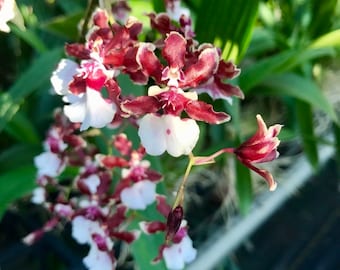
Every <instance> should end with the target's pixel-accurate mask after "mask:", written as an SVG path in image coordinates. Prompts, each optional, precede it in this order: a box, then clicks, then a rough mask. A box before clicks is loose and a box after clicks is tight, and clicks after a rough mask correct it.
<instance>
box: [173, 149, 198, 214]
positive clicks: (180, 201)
mask: <svg viewBox="0 0 340 270" xmlns="http://www.w3.org/2000/svg"><path fill="white" fill-rule="evenodd" d="M193 165H194V156H193V154H192V153H190V154H189V162H188V165H187V168H186V170H185V174H184V176H183V180H182V182H181V184H180V186H179V188H178V190H177V194H176V198H175V202H174V204H173V206H172V209H175V208H176V207H177V206H179V205H183V201H184V191H185V185H186V182H187V181H188V178H189V174H190V171H191V168H192V166H193Z"/></svg>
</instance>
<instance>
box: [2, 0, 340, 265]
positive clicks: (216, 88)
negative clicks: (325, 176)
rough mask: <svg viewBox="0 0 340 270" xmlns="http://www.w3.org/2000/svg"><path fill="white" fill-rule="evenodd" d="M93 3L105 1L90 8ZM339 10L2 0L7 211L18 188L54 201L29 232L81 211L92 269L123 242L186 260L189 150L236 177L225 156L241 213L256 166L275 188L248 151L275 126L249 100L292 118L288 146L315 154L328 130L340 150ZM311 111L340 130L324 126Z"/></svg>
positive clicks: (142, 257) (274, 4)
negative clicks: (333, 76)
mask: <svg viewBox="0 0 340 270" xmlns="http://www.w3.org/2000/svg"><path fill="white" fill-rule="evenodd" d="M99 5H100V7H101V8H102V9H103V10H106V11H107V13H104V12H101V11H98V10H97V13H96V16H94V17H92V16H91V15H92V13H93V12H94V11H95V10H96V8H97V7H98V6H99ZM4 9H6V11H4ZM7 9H8V11H7ZM339 9H340V7H339V5H338V3H337V1H335V0H327V1H323V2H322V3H321V1H316V0H315V1H314V0H313V1H307V0H306V1H303V0H302V1H293V0H291V1H254V0H240V1H238V3H237V5H235V3H234V1H229V0H219V1H215V2H214V4H211V1H208V0H197V1H189V0H188V1H182V2H181V3H180V1H165V2H163V1H157V0H154V1H137V0H136V1H134V0H130V1H127V2H125V1H99V2H98V3H97V1H88V2H87V1H80V0H75V1H66V0H65V1H64V0H57V1H28V0H27V1H24V0H23V1H16V3H15V2H14V1H10V0H8V1H6V0H5V1H0V27H1V28H0V30H1V31H5V32H8V31H9V30H10V32H9V33H1V36H0V42H1V48H2V50H1V52H0V54H1V59H2V63H3V65H2V66H1V67H0V76H1V80H0V91H1V92H0V131H1V136H2V139H1V141H0V147H1V154H0V168H1V174H0V193H1V194H0V215H4V214H5V211H6V210H7V209H12V210H11V211H17V210H13V209H15V208H13V206H15V205H16V202H17V199H18V198H22V197H24V200H26V201H29V200H31V201H32V202H33V203H35V204H42V205H43V206H44V207H45V208H46V209H47V210H48V211H49V212H51V213H52V216H51V218H50V219H49V220H48V221H47V222H46V223H45V225H44V226H43V225H42V228H41V229H39V230H37V231H35V232H33V233H32V234H29V235H28V236H27V237H26V238H25V240H24V241H25V242H26V243H28V244H32V243H34V242H35V241H36V240H38V239H39V238H40V237H41V236H42V235H43V234H44V233H45V232H47V231H50V230H51V229H53V228H55V227H60V224H63V223H64V221H65V220H68V221H71V223H72V236H73V238H74V239H75V240H76V241H77V242H78V243H81V244H85V243H86V244H88V245H89V246H90V250H89V252H88V254H87V257H85V258H84V263H85V264H86V266H87V267H88V268H89V269H96V267H98V263H102V265H101V266H100V269H111V268H112V267H113V265H115V264H116V263H117V261H118V263H119V264H120V265H123V264H124V262H122V260H123V259H121V258H123V255H121V254H123V251H122V250H123V248H121V250H118V249H119V247H120V246H118V248H117V250H116V246H117V245H116V243H117V242H121V241H123V242H126V243H132V244H131V250H130V251H131V253H132V256H133V258H134V261H135V263H136V265H138V266H139V267H140V268H141V269H166V268H165V267H166V266H165V264H164V263H163V262H160V263H158V264H155V265H151V264H150V262H151V261H152V260H153V259H155V258H156V260H159V259H161V258H162V257H163V258H164V259H165V262H166V265H167V267H168V268H169V269H182V268H183V267H184V264H185V263H188V262H190V261H192V260H193V259H194V257H195V254H196V251H195V249H194V248H193V246H192V241H191V239H190V238H189V236H188V231H187V229H188V225H187V223H186V221H185V220H183V206H184V216H185V209H186V208H185V205H184V193H185V186H186V181H190V179H189V180H188V177H189V173H190V171H192V174H193V178H194V177H195V173H196V172H199V170H200V168H202V167H203V166H195V165H205V166H204V167H205V168H209V169H210V170H214V171H217V172H222V174H224V176H225V177H226V178H230V177H232V176H230V175H226V172H225V171H226V169H225V168H226V167H228V168H229V169H228V172H227V173H228V174H233V175H235V179H236V182H235V189H236V192H237V198H238V209H239V211H240V212H241V213H246V212H247V211H248V210H249V208H250V206H251V203H252V200H253V196H254V195H253V187H252V181H251V174H250V171H249V170H248V168H251V169H252V170H254V171H255V172H257V173H258V174H260V175H261V176H262V177H264V178H265V179H266V180H267V182H268V184H269V187H270V188H272V189H274V187H275V183H274V181H273V178H272V176H271V175H270V173H268V172H267V171H266V170H263V169H258V168H257V167H255V166H254V163H262V162H265V161H271V160H273V159H275V158H276V157H277V147H278V142H279V140H278V138H277V135H278V133H279V131H280V128H281V126H280V125H274V126H272V127H269V129H267V127H266V125H265V123H264V122H263V119H262V118H261V117H260V116H258V117H257V123H258V130H257V132H256V127H255V126H254V123H255V120H254V119H255V115H257V114H261V115H263V116H264V118H265V120H266V121H265V122H271V123H274V122H275V123H281V124H284V126H285V128H284V129H283V131H282V132H281V135H280V136H279V138H280V139H281V140H282V141H283V146H285V145H288V146H290V145H292V147H291V148H289V149H288V150H285V149H283V150H285V151H287V152H288V154H289V152H290V151H292V152H295V151H296V148H298V149H299V150H300V149H301V150H300V151H303V153H304V154H305V155H306V156H307V157H308V159H309V161H310V164H311V166H313V167H314V168H315V169H317V168H318V155H317V147H318V145H319V144H323V143H327V144H334V147H337V149H338V153H340V151H339V145H340V143H339V141H340V139H339V137H340V131H339V122H338V121H339V120H338V117H339V111H337V108H338V107H336V106H335V105H336V104H338V103H339V101H337V102H338V103H333V104H332V100H329V99H327V97H326V96H325V94H324V93H323V90H322V89H321V87H320V85H321V82H322V78H323V77H322V75H323V70H324V67H327V65H328V63H329V61H330V59H335V58H336V57H338V53H339V46H340V30H339V29H338V28H339V15H340V10H339ZM2 11H3V13H2ZM155 12H157V13H155ZM161 12H167V15H166V13H161ZM106 14H109V16H107V15H106ZM147 14H148V15H147ZM189 14H190V17H189ZM129 15H132V16H134V17H135V18H134V19H131V18H130V19H129ZM180 15H184V16H182V17H181V16H180ZM111 16H114V17H115V20H114V19H113V18H112V17H111ZM170 18H171V19H170ZM191 18H192V20H191ZM92 20H93V21H92ZM93 23H94V24H95V27H93ZM7 25H9V28H8V27H7ZM142 29H143V30H142ZM208 42H210V43H211V44H209V43H208ZM65 44H67V45H66V53H67V55H69V56H73V57H74V58H73V60H77V61H78V62H74V61H73V60H70V59H65V56H64V45H65ZM199 44H201V45H200V46H199ZM212 44H213V45H212ZM215 46H216V47H215ZM217 48H219V49H217ZM62 58H64V59H63V60H61V59H62ZM230 61H232V62H234V63H235V64H237V65H238V66H240V67H241V73H240V75H239V70H238V69H237V68H236V66H235V65H234V64H232V62H230ZM52 74H53V75H52ZM65 75H66V77H65ZM237 75H239V76H237ZM51 76H52V78H51ZM50 81H51V82H50ZM51 83H52V86H53V89H54V90H51V91H50V92H53V91H55V92H56V93H57V94H58V95H62V96H63V101H64V102H66V103H67V104H66V105H65V104H64V103H63V102H62V101H61V98H60V96H57V95H52V94H51V93H50V92H49V91H46V89H51ZM69 83H70V84H69ZM155 84H156V85H157V86H155ZM237 85H238V86H239V87H240V88H238V87H237ZM192 89H193V90H194V91H192ZM240 89H242V91H241V90H240ZM104 90H105V91H104ZM196 92H197V93H199V94H200V98H199V100H197V94H196ZM243 93H244V95H245V99H244V100H240V98H243V97H244V96H243ZM339 95H340V93H339ZM333 102H334V100H333ZM210 104H213V106H214V109H215V110H216V111H218V112H215V111H214V110H213V109H212V107H211V105H210ZM62 106H64V113H65V114H66V116H67V118H65V116H64V115H63V114H62V113H61V111H60V110H56V108H58V107H62ZM103 108H105V110H103ZM183 111H184V112H183ZM224 111H226V112H227V113H228V114H229V115H230V116H231V122H230V123H229V124H222V125H212V124H218V123H222V122H225V121H227V120H229V115H228V114H226V113H224ZM159 112H161V114H157V113H159ZM182 112H183V113H182ZM316 112H317V113H319V112H321V113H322V114H323V115H325V116H326V117H325V119H328V120H329V123H331V125H332V130H333V131H334V134H335V136H334V138H335V140H334V141H332V140H330V138H329V137H328V136H324V135H325V134H319V133H317V132H316V122H315V119H316V118H315V115H316ZM183 115H184V116H185V118H186V119H185V120H184V119H183ZM181 116H182V118H181ZM69 120H70V121H71V122H69ZM196 120H199V121H200V122H198V123H197V122H196ZM72 122H73V123H72ZM51 123H53V124H52V125H51ZM138 125H139V130H138V133H137V126H138ZM89 127H94V128H92V129H88V128H89ZM79 129H80V130H81V131H82V132H81V133H80V132H79ZM161 131H164V132H165V133H164V134H168V135H170V134H172V135H174V136H164V138H163V137H162V134H163V133H162V132H161ZM329 131H330V129H327V132H329ZM255 132H256V133H255ZM254 133H255V135H253V134H254ZM188 134H190V136H188ZM252 135H253V136H252ZM326 135H328V134H326ZM251 136H252V137H251ZM249 137H251V138H250V139H248V140H246V139H247V138H249ZM42 141H43V142H44V152H43V153H42V154H41V142H42ZM140 142H141V143H142V145H143V146H144V147H145V149H144V148H143V147H141V146H140ZM241 142H243V143H241ZM255 142H256V144H255ZM195 145H196V146H195ZM194 146H195V148H194ZM237 146H239V147H238V148H232V147H237ZM264 147H268V149H266V151H265V152H264V153H263V152H261V150H263V149H264ZM291 149H293V150H291ZM192 150H193V152H194V153H195V154H197V155H198V156H195V155H193V154H192V153H191V151H192ZM279 150H280V149H279ZM165 151H166V152H168V153H169V154H170V155H167V154H165V155H162V157H159V155H161V154H162V153H163V152H165ZM256 151H257V152H256ZM212 153H215V154H212ZM224 153H232V154H235V155H236V157H237V159H235V162H234V164H235V165H234V166H235V168H234V169H232V168H231V167H230V162H229V161H230V159H231V158H232V156H231V155H230V156H227V155H223V156H221V158H219V159H216V162H215V158H216V157H218V156H220V155H221V154H224ZM256 153H258V154H259V155H255V154H256ZM147 154H151V155H152V156H150V155H147ZM260 154H261V155H260ZM182 155H188V160H187V159H186V158H184V157H183V156H182ZM155 156H157V157H155ZM34 157H35V159H34ZM174 157H176V159H175V158H174ZM177 157H178V158H177ZM33 159H34V163H35V166H34V165H33ZM185 163H188V164H185ZM244 165H246V167H245V166H244ZM208 166H209V167H208ZM247 167H248V168H247ZM37 169H38V173H37ZM156 170H157V171H158V172H156ZM184 172H185V173H184ZM183 174H184V177H183ZM162 176H163V178H162ZM36 178H37V183H38V185H39V187H37V186H36V182H35V179H36ZM161 178H162V179H163V181H160V180H161ZM179 178H182V181H178V179H179ZM223 180H224V179H219V181H223ZM196 181H199V180H196ZM156 184H157V187H156ZM229 185H232V184H229ZM177 188H178V192H177V196H176V197H172V195H170V194H172V192H173V191H174V190H176V189H177ZM229 188H230V189H233V187H232V186H231V187H229ZM278 188H279V185H278ZM32 192H33V196H31V195H29V194H31V193H32ZM27 195H28V196H27ZM163 195H166V197H164V196H163ZM225 196H229V194H226V195H225ZM131 198H133V200H131ZM186 200H190V198H187V197H186ZM19 210H20V208H19ZM188 222H189V224H190V220H188ZM190 226H195V224H190ZM140 229H141V230H142V231H143V232H144V233H140V232H139V231H140ZM158 231H161V232H163V234H160V233H156V232H158ZM26 233H29V232H26ZM145 233H146V234H145ZM147 234H151V235H147ZM189 234H190V230H189ZM23 236H24V235H22V236H21V237H23ZM112 240H113V241H112ZM113 242H114V243H115V244H114V245H113ZM113 250H115V252H113ZM181 250H186V251H187V252H185V253H181ZM115 254H116V255H115ZM117 255H118V256H117ZM115 256H117V258H115ZM116 259H117V261H116ZM96 264H97V266H96ZM104 267H108V268H104Z"/></svg>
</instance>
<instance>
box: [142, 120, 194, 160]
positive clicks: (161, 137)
mask: <svg viewBox="0 0 340 270" xmlns="http://www.w3.org/2000/svg"><path fill="white" fill-rule="evenodd" d="M199 132H200V131H199V127H198V125H197V123H196V121H194V120H192V119H184V120H183V119H181V118H180V117H178V116H174V115H170V114H166V115H162V116H157V115H154V114H147V115H145V116H144V117H143V118H142V119H141V120H140V121H139V130H138V135H139V137H140V139H141V143H142V145H143V146H144V147H145V149H146V152H147V153H148V154H150V155H153V156H158V155H161V154H163V153H164V152H165V151H167V152H168V153H169V154H170V155H172V156H174V157H178V156H181V155H188V154H189V153H190V152H191V151H192V149H193V148H194V147H195V145H196V143H197V141H198V137H199Z"/></svg>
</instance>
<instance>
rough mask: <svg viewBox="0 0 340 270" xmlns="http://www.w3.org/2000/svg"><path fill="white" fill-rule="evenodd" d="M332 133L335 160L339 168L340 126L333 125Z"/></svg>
mask: <svg viewBox="0 0 340 270" xmlns="http://www.w3.org/2000/svg"><path fill="white" fill-rule="evenodd" d="M333 133H334V139H335V157H336V158H337V161H338V164H339V168H340V126H339V125H336V124H335V123H334V124H333Z"/></svg>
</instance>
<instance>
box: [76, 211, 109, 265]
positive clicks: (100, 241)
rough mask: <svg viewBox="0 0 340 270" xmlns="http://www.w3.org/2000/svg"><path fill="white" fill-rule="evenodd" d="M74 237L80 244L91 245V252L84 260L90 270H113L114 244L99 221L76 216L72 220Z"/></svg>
mask: <svg viewBox="0 0 340 270" xmlns="http://www.w3.org/2000/svg"><path fill="white" fill-rule="evenodd" d="M72 237H73V238H74V239H75V240H76V241H77V242H78V243H80V244H89V245H90V251H89V253H88V255H87V256H86V257H85V258H84V259H83V262H84V264H85V265H86V266H87V267H88V269H91V270H92V269H93V270H95V269H105V270H106V269H107V270H112V269H113V267H114V261H113V260H112V258H111V256H110V255H109V252H110V251H111V250H112V248H113V242H112V240H111V238H110V237H109V235H108V234H107V233H106V232H105V231H104V229H103V228H102V227H101V226H100V224H99V222H98V221H92V220H89V219H86V218H84V217H83V216H76V217H75V218H74V219H73V220H72Z"/></svg>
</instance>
